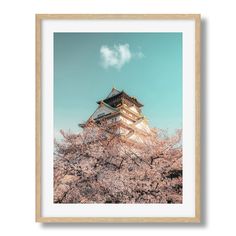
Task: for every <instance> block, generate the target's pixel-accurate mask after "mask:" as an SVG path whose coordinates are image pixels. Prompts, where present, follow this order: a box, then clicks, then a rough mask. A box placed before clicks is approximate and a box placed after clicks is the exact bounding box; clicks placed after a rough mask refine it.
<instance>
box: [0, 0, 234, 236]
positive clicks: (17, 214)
mask: <svg viewBox="0 0 236 236" xmlns="http://www.w3.org/2000/svg"><path fill="white" fill-rule="evenodd" d="M234 2H235V1H233V0H231V1H230V0H218V1H217V0H215V1H210V0H161V1H160V0H96V1H95V0H86V1H85V0H84V1H82V0H40V1H39V0H38V1H36V0H20V1H19V0H14V1H12V0H7V1H1V3H0V29H1V31H0V112H1V113H0V114H1V115H0V147H1V148H0V158H1V159H0V166H1V169H0V179H1V184H0V225H1V226H0V234H1V235H35V236H37V235H52V234H53V235H54V234H55V235H66V234H70V235H74V234H77V235H82V234H84V235H89V234H94V235H111V234H112V235H121V234H122V235H125V234H127V235H128V234H133V235H143V234H144V233H145V234H150V235H158V234H164V235H166V236H169V235H181V236H185V235H191V236H194V235H199V233H201V235H211V234H212V235H217V234H219V235H220V234H224V235H234V234H235V233H236V229H235V212H236V184H235V179H236V174H235V173H236V151H235V146H236V138H235V136H236V110H235V109H236V69H235V68H236V60H235V53H236V27H235V22H236V14H235V9H236V8H235V7H236V6H234ZM35 13H201V14H202V18H203V23H202V28H203V29H202V30H203V32H202V33H203V36H202V40H203V45H202V81H203V82H202V86H203V88H202V98H203V99H202V100H203V104H202V113H203V115H202V118H203V122H202V123H203V127H202V129H203V130H202V146H203V151H202V165H203V166H202V171H203V175H202V176H203V177H202V181H203V183H202V186H203V189H202V190H203V223H202V224H200V225H183V224H166V225H165V224H156V225H155V224H150V225H140V224H139V225H134V224H133V225H78V224H58V225H57V224H52V225H42V224H38V223H35V222H34V211H35V201H34V196H35V194H34V192H35V175H34V169H35V148H34V125H35V123H34V112H35V108H34V95H35V93H34V90H35V83H34V82H35V69H34V68H35V44H34V37H35V25H34V14H35Z"/></svg>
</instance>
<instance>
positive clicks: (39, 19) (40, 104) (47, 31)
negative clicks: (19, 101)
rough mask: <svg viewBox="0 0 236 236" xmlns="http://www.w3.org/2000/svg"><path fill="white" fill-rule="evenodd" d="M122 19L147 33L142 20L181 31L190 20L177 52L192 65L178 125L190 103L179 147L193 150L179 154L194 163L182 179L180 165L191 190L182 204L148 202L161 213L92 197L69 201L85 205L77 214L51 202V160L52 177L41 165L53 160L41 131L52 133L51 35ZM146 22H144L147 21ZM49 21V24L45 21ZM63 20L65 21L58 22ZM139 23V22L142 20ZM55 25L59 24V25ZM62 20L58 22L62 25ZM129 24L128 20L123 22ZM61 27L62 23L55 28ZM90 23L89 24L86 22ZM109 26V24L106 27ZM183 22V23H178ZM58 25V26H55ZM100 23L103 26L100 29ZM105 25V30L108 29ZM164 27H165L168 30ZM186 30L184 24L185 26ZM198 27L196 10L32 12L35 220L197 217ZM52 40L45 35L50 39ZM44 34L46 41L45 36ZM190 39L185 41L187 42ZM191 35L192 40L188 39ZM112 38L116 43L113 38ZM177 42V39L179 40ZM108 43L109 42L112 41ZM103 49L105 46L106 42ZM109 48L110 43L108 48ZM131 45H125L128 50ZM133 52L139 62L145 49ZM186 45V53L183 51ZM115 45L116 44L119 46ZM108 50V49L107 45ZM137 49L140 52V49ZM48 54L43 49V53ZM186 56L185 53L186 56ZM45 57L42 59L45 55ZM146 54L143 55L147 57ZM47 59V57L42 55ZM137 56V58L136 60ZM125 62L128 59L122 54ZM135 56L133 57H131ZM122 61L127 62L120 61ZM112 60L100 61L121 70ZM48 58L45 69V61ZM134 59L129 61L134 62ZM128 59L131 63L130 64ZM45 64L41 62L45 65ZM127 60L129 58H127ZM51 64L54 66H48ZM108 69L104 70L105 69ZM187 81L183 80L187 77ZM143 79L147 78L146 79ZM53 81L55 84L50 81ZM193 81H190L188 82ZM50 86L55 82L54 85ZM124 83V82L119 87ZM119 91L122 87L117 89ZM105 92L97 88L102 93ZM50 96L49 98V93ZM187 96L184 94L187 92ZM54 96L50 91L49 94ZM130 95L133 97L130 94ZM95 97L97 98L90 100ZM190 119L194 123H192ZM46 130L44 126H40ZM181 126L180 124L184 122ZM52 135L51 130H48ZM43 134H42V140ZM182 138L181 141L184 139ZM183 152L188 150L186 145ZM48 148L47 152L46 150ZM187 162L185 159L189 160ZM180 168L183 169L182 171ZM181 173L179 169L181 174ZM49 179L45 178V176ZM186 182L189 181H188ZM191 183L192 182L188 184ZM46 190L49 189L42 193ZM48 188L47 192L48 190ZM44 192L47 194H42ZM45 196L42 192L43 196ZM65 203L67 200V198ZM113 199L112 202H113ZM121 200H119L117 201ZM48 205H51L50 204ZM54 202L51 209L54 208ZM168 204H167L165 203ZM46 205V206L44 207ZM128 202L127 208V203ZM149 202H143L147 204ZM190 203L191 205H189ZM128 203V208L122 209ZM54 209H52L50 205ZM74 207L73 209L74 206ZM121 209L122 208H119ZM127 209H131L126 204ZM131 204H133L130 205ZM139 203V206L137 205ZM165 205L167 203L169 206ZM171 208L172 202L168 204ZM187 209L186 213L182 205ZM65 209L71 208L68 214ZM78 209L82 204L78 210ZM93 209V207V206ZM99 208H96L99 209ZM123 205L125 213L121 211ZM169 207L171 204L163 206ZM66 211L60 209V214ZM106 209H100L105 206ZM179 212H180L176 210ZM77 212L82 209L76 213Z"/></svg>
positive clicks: (184, 219)
mask: <svg viewBox="0 0 236 236" xmlns="http://www.w3.org/2000/svg"><path fill="white" fill-rule="evenodd" d="M118 21H119V22H121V24H120V25H119V24H116V23H115V22H118ZM69 22H78V25H76V24H77V23H75V24H71V25H67V24H68V23H69ZM89 22H93V23H92V24H91V25H92V26H91V29H92V27H94V31H93V30H87V31H86V27H87V26H86V25H84V26H83V24H84V23H86V24H87V23H88V24H90V23H89ZM97 22H98V23H99V24H100V22H107V24H105V26H102V27H101V29H100V28H99V24H98V29H96V24H97ZM122 22H131V23H130V25H131V26H130V27H133V26H134V28H135V29H134V31H133V32H136V33H137V32H143V33H148V32H149V31H148V29H149V26H147V23H150V24H149V25H150V30H151V28H152V27H153V28H154V29H155V24H156V22H157V25H158V24H159V22H161V23H160V28H158V27H159V26H157V30H156V31H155V30H154V32H162V31H164V32H168V33H171V32H179V31H181V30H180V28H181V27H182V24H183V25H184V24H185V22H190V23H189V24H186V25H187V26H186V28H188V27H189V28H191V27H192V28H191V30H192V31H191V30H190V31H191V32H190V33H189V35H190V36H189V37H186V38H185V41H184V42H183V41H181V42H182V44H183V47H185V43H187V44H188V46H186V49H183V52H182V53H181V55H182V56H183V58H181V60H182V59H183V70H185V68H186V67H188V68H192V71H189V72H183V77H184V76H186V75H185V73H190V74H191V73H192V72H193V73H192V79H189V80H191V83H190V84H189V85H187V84H184V87H183V90H184V89H185V88H187V87H188V86H190V87H189V88H191V89H192V91H190V93H186V94H185V95H183V99H185V100H191V99H193V102H192V103H190V102H189V104H188V105H186V104H185V103H184V102H183V117H184V119H183V123H184V124H183V127H185V126H184V125H185V122H186V123H187V122H188V117H185V113H184V111H186V110H185V105H186V106H189V107H192V109H191V110H190V111H189V112H188V113H191V114H190V115H191V117H192V118H189V119H190V120H191V119H192V120H191V121H193V122H192V123H191V122H189V123H190V124H189V126H187V127H192V133H190V134H188V133H184V135H185V136H184V135H183V137H184V138H185V137H187V136H188V135H189V136H188V138H189V139H191V140H192V141H191V143H190V144H189V145H188V143H186V146H184V144H183V148H184V149H185V148H186V150H187V149H189V153H192V156H191V157H189V159H191V161H192V162H191V161H188V160H187V161H186V160H184V162H183V168H187V167H186V166H184V165H188V164H189V163H193V164H192V166H189V169H191V173H190V171H189V170H187V171H186V173H187V172H189V175H190V178H189V179H191V181H190V180H186V178H187V177H188V173H187V174H186V175H185V169H183V179H184V181H189V183H188V184H187V183H186V186H185V185H184V184H185V182H183V183H184V184H183V191H188V192H191V191H192V192H191V194H190V195H191V196H190V195H189V196H187V194H185V193H186V192H184V194H183V199H182V200H181V201H182V204H153V202H152V204H151V205H152V206H154V207H155V205H162V206H163V210H160V211H163V213H162V214H161V215H158V214H157V215H155V211H153V212H152V213H151V212H150V215H148V210H147V211H146V210H145V207H146V205H148V203H147V204H138V205H139V206H140V207H143V208H144V210H143V212H145V211H146V213H144V214H143V215H141V214H140V215H139V214H138V213H132V209H133V208H132V206H134V205H135V204H114V205H113V204H96V203H95V204H91V202H88V203H89V204H87V205H86V204H74V205H83V207H88V208H89V207H90V209H91V210H90V211H91V215H89V214H84V215H80V214H78V215H76V214H77V213H76V212H75V211H73V209H72V208H73V204H55V203H54V202H53V189H50V188H49V187H45V186H46V185H47V186H53V166H52V165H51V166H50V165H49V166H50V168H51V169H50V173H48V176H49V177H50V178H52V179H51V182H50V183H49V182H48V183H47V179H48V176H47V178H46V176H45V173H46V172H47V171H48V169H47V168H45V165H46V164H47V162H48V163H51V164H52V163H53V152H51V153H52V157H51V159H50V158H49V157H48V156H47V153H48V149H47V146H46V145H45V143H46V141H47V140H49V139H47V138H46V137H49V134H50V135H52V137H53V127H51V126H49V125H47V124H46V122H47V117H49V116H47V112H48V111H49V109H51V111H50V112H51V113H52V114H51V116H50V117H51V118H48V120H50V119H51V125H52V126H53V125H54V124H53V109H54V108H53V94H51V95H49V94H48V91H47V89H45V88H48V87H50V86H51V90H52V93H53V73H55V64H54V67H53V63H54V57H55V52H54V51H53V50H55V47H54V44H53V43H54V42H53V35H54V33H55V32H64V33H70V32H77V31H76V29H79V28H80V27H82V29H81V31H80V30H79V31H78V32H80V33H84V32H87V33H89V32H91V33H94V32H96V33H98V32H100V33H101V32H103V31H104V32H108V33H114V32H119V33H121V32H122V30H121V29H122V27H124V26H123V24H122ZM146 22H147V23H146ZM162 22H164V23H166V22H168V24H170V25H171V22H177V24H176V25H177V26H176V27H177V28H176V30H173V31H171V30H170V29H171V27H172V25H171V26H170V28H168V27H167V28H166V30H165V28H163V25H162ZM48 23H49V24H48ZM51 23H55V26H54V25H51ZM113 23H114V24H115V26H114V28H113V29H111V30H109V29H110V28H111V27H112V25H113ZM63 24H64V25H63ZM142 24H143V25H142ZM58 25H59V26H58ZM61 25H63V26H62V27H61ZM127 25H129V24H127ZM60 27H61V28H60ZM89 27H90V26H89ZM109 27H110V28H109ZM142 27H143V28H145V27H147V28H148V29H147V28H146V29H145V30H144V31H142V30H140V31H139V28H140V29H142ZM184 27H185V25H184V26H183V28H184ZM59 28H60V29H59ZM104 29H105V30H104ZM107 29H108V30H107ZM168 30H169V31H168ZM184 30H185V28H184ZM184 30H183V32H182V35H188V31H187V30H188V29H186V32H187V33H185V31H184ZM123 32H125V33H129V26H127V28H125V27H124V31H123ZM200 32H201V17H200V15H199V14H115V15H110V14H37V15H36V222H42V223H50V222H78V223H85V222H88V223H99V222H101V223H151V222H153V223H158V222H168V223H171V222H172V223H178V222H179V223H191V222H192V223H199V222H200V215H201V214H200V195H201V186H200V177H201V170H200V150H201V149H200V147H201V144H200V110H201V108H200V97H201V89H200V64H201V62H200V51H201V45H200V38H201V35H200ZM49 39H50V40H51V41H50V40H49ZM47 40H48V41H47ZM187 40H189V42H187ZM190 40H192V41H190ZM115 43H119V42H118V41H117V42H114V44H115ZM182 44H181V45H182ZM111 46H112V45H111ZM188 48H190V51H191V53H192V54H191V55H190V56H189V57H191V59H192V60H193V61H191V62H189V63H190V64H191V65H190V66H187V65H186V63H187V62H186V58H187V59H189V58H188V53H190V52H189V51H188V50H187V49H188ZM106 49H107V48H106ZM113 49H114V48H113ZM131 49H132V48H131V47H130V50H131ZM108 50H112V49H111V48H108ZM135 50H136V52H134V54H132V52H131V54H129V60H131V58H134V60H136V62H137V63H139V59H136V58H139V57H140V58H141V57H144V58H146V55H145V54H144V55H143V54H142V52H140V51H138V49H137V48H136V49H135ZM184 50H185V51H186V54H185V52H184ZM118 51H119V49H118ZM109 52H110V51H109ZM139 53H140V54H139ZM46 54H47V55H46ZM49 54H50V59H48V55H49ZM185 57H186V58H185ZM45 58H46V59H45ZM147 58H148V57H147ZM45 60H46V61H45ZM140 61H141V60H140ZM127 62H128V59H127ZM136 62H135V63H136ZM122 63H123V64H125V63H126V62H124V61H123V62H122ZM122 63H121V64H117V66H114V64H105V65H101V66H103V67H104V68H105V69H104V70H106V71H108V69H109V66H110V67H113V69H114V70H116V71H118V72H117V73H120V71H121V67H122V66H123V64H122ZM49 64H50V69H49V67H48V65H49ZM133 64H134V63H133ZM133 64H132V66H134V65H133ZM45 65H46V66H45ZM130 65H131V64H130ZM53 68H54V70H53ZM107 68H108V69H107ZM49 70H50V73H49V75H46V74H47V72H48V71H49ZM107 73H109V72H107ZM48 78H51V79H49V80H51V82H50V81H49V80H48ZM186 81H188V80H187V79H186ZM147 82H148V81H147ZM54 86H55V85H54ZM191 86H192V87H191ZM54 88H55V87H54ZM121 89H123V88H121ZM117 91H118V90H117ZM122 93H123V91H122ZM193 94H194V97H192V98H191V96H192V95H193ZM103 95H104V94H101V96H103ZM49 96H51V98H50V97H49ZM123 96H127V94H126V93H124V95H123ZM188 96H189V97H188ZM54 99H55V96H54ZM132 99H133V98H132ZM46 100H47V104H51V105H50V106H49V107H48V108H45V104H46V103H45V101H46ZM95 102H96V101H95ZM134 102H137V99H136V98H135V100H134ZM193 125H194V127H193ZM45 130H47V131H46V132H45ZM183 131H184V128H183ZM50 138H51V136H50ZM46 139H47V140H46ZM50 143H53V138H52V140H51V141H50ZM183 143H184V142H183ZM186 152H187V151H186ZM49 153H50V152H49ZM186 156H187V155H183V159H184V158H185V159H188V157H186ZM189 165H190V164H189ZM181 173H182V172H181ZM181 176H182V175H181ZM48 181H49V180H48ZM188 186H190V187H188ZM191 186H194V187H191ZM47 190H48V193H46V192H47ZM51 193H52V194H51ZM45 194H48V196H46V195H45ZM45 196H46V197H45ZM188 198H189V199H190V200H189V202H191V204H192V205H191V204H190V203H189V204H186V206H185V208H183V209H184V210H183V214H182V213H181V211H182V210H181V209H182V208H181V207H182V205H183V207H184V204H185V200H186V199H187V200H186V202H187V201H188ZM67 203H69V202H67ZM85 203H87V202H85ZM112 203H113V202H112ZM121 203H122V202H121ZM47 205H50V206H49V207H48V206H47ZM54 205H56V206H55V209H54ZM103 205H104V209H105V205H106V206H107V205H109V206H110V210H107V212H108V213H104V214H103V213H101V212H102V209H103V208H102V207H103ZM117 205H123V206H122V208H120V209H118V210H117V212H118V213H117V215H114V214H110V215H109V212H110V211H112V208H113V207H114V208H113V209H114V211H116V209H115V207H116V206H117ZM165 205H166V207H170V206H169V205H175V208H174V209H176V211H175V210H173V214H172V212H171V214H169V213H168V212H167V213H165V209H164V207H165ZM167 205H168V206H167ZM47 207H48V208H47ZM69 207H71V209H72V210H68V211H67V209H66V208H69ZM129 207H131V208H129ZM147 207H148V206H147ZM188 207H189V208H191V210H189V209H188ZM126 208H127V209H126ZM52 209H53V210H52ZM78 209H80V208H78ZM78 209H77V211H79V210H78ZM124 209H125V210H124ZM129 209H130V210H129ZM135 209H136V208H135ZM140 209H141V208H140ZM168 209H169V208H168ZM170 209H171V208H170ZM185 210H186V213H184V211H185ZM70 211H71V212H72V213H71V214H70ZM81 211H82V210H81ZM94 211H97V213H96V212H94ZM98 211H100V213H99V212H98ZM122 211H124V215H122ZM126 211H127V213H125V212H126ZM168 211H171V210H168ZM64 212H65V215H64ZM104 212H105V211H104ZM128 212H131V213H132V214H131V215H129V213H128ZM134 212H139V210H138V208H137V209H136V210H134ZM178 212H180V214H179V213H178ZM81 214H82V213H81Z"/></svg>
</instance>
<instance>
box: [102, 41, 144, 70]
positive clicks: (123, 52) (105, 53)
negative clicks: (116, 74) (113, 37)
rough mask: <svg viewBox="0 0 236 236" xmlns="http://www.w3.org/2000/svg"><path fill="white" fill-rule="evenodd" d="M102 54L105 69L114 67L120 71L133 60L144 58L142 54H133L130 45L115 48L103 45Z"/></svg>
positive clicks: (120, 45)
mask: <svg viewBox="0 0 236 236" xmlns="http://www.w3.org/2000/svg"><path fill="white" fill-rule="evenodd" d="M100 54H101V60H102V66H103V67H104V68H109V67H114V68H116V69H118V70H119V69H121V68H122V67H123V66H124V65H125V64H126V63H128V62H129V61H130V60H131V59H132V58H136V59H141V58H143V56H144V55H143V53H142V52H138V53H132V52H131V51H130V49H129V44H119V45H114V46H113V47H108V46H107V45H103V46H101V48H100Z"/></svg>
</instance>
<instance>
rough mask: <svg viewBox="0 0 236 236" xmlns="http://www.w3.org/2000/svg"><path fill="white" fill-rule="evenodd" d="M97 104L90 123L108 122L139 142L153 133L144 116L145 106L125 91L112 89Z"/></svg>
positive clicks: (127, 136)
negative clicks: (142, 110)
mask: <svg viewBox="0 0 236 236" xmlns="http://www.w3.org/2000/svg"><path fill="white" fill-rule="evenodd" d="M97 104H98V108H97V109H96V110H95V112H94V113H93V114H92V115H91V116H90V118H89V119H88V121H89V120H94V121H95V122H99V121H101V120H106V121H107V123H108V124H111V125H112V124H118V125H117V127H118V128H117V133H119V134H120V135H121V136H123V137H126V138H128V139H130V140H133V141H138V142H139V141H142V139H143V137H144V136H145V135H148V134H150V132H152V130H151V129H150V128H149V126H148V122H147V119H146V118H145V117H144V116H143V115H142V112H141V108H142V107H143V105H142V104H141V103H140V102H139V101H138V100H137V99H136V98H135V97H131V96H129V95H128V94H127V93H125V92H124V91H119V90H117V89H115V88H112V90H111V92H110V93H109V94H108V96H107V97H106V98H105V99H104V100H100V101H98V102H97ZM88 121H87V122H88ZM87 122H86V123H87ZM86 123H85V124H80V127H82V128H84V127H85V125H86Z"/></svg>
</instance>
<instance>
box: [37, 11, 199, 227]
mask: <svg viewBox="0 0 236 236" xmlns="http://www.w3.org/2000/svg"><path fill="white" fill-rule="evenodd" d="M200 22H201V20H200V15H197V14H192V15H175V14H173V15H172V14H169V15H165V14H164V15H70V14H69V15H50V14H49V15H47V14H39V15H36V221H37V222H125V223H129V222H130V223H131V222H140V223H145V222H186V223H188V222H196V223H198V222H200V177H201V172H200Z"/></svg>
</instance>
